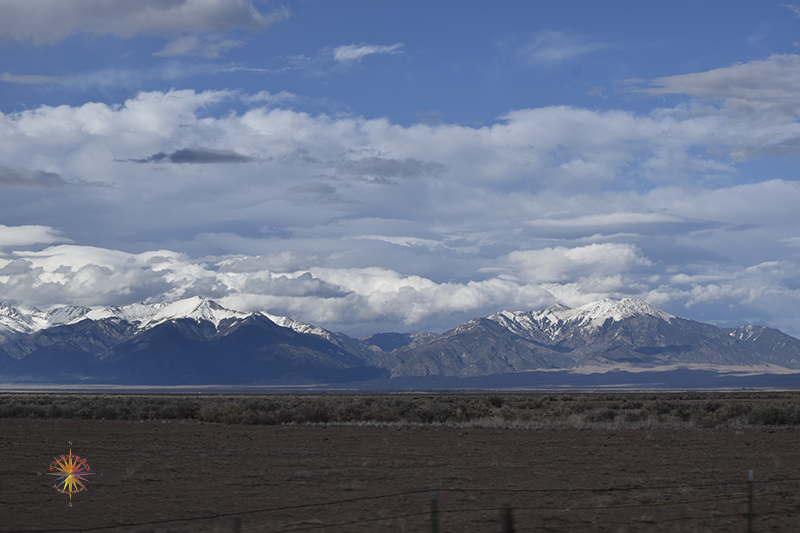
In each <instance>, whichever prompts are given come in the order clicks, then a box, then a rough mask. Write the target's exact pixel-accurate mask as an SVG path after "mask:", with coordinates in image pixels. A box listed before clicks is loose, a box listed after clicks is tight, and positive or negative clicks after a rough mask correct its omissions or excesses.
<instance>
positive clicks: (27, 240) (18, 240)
mask: <svg viewBox="0 0 800 533" xmlns="http://www.w3.org/2000/svg"><path fill="white" fill-rule="evenodd" d="M55 242H69V239H66V238H64V237H63V236H62V235H61V232H59V231H58V230H55V229H53V228H50V227H47V226H3V225H0V246H3V247H7V246H28V245H32V244H50V243H55Z"/></svg>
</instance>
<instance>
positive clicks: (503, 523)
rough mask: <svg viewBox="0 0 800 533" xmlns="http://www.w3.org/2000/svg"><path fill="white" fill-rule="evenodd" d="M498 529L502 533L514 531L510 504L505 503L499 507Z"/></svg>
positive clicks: (512, 532)
mask: <svg viewBox="0 0 800 533" xmlns="http://www.w3.org/2000/svg"><path fill="white" fill-rule="evenodd" d="M500 531H501V532H502V533H514V515H513V514H512V512H511V506H510V505H505V506H504V507H503V508H502V509H500Z"/></svg>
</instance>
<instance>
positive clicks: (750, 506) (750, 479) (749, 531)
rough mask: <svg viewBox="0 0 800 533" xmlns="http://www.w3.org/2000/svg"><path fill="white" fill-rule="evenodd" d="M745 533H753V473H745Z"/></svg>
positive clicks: (749, 471)
mask: <svg viewBox="0 0 800 533" xmlns="http://www.w3.org/2000/svg"><path fill="white" fill-rule="evenodd" d="M747 533H753V471H752V470H748V471H747Z"/></svg>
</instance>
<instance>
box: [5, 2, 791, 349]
mask: <svg viewBox="0 0 800 533" xmlns="http://www.w3.org/2000/svg"><path fill="white" fill-rule="evenodd" d="M798 87H800V2H798V4H790V3H780V2H774V3H772V2H764V1H763V0H759V1H731V0H726V1H715V0H708V1H704V2H688V1H683V0H676V1H674V2H668V3H666V2H659V3H656V2H640V1H612V2H595V1H589V0H585V1H570V0H565V1H562V2H522V1H508V2H500V3H497V2H495V3H490V2H478V1H469V0H465V1H458V2H455V1H440V2H430V1H426V2H421V1H417V0H403V1H394V0H387V1H382V2H374V1H359V0H343V1H338V2H330V1H325V0H288V1H286V2H267V1H257V0H137V1H136V2H118V1H114V0H37V1H36V2H31V1H30V0H0V301H7V302H9V303H11V304H13V305H30V306H36V307H38V308H39V309H42V310H48V309H52V308H54V307H59V306H64V305H84V306H92V307H94V306H106V305H127V304H131V303H135V302H162V301H172V300H176V299H180V298H187V297H191V296H203V297H207V298H212V299H214V300H216V301H217V302H219V303H220V304H222V305H224V306H226V307H230V308H233V309H238V310H242V311H250V310H260V311H265V312H269V313H272V314H277V315H285V316H289V317H292V318H294V319H296V320H301V321H304V322H308V323H311V324H315V325H320V326H323V327H325V328H328V329H331V330H335V331H342V332H345V333H347V334H350V335H356V336H361V335H367V334H370V333H375V332H380V331H411V330H429V331H436V332H441V331H444V330H447V329H449V328H452V327H455V326H457V325H459V324H461V323H463V322H465V321H467V320H469V319H471V318H473V317H476V316H487V315H490V314H493V313H496V312H498V311H501V310H511V311H527V310H538V309H543V308H545V307H547V306H550V305H553V304H555V303H562V304H565V305H569V306H571V307H575V306H580V305H583V304H586V303H589V302H592V301H596V300H599V299H602V298H607V297H611V298H625V297H635V298H641V299H643V300H645V301H647V302H649V303H651V304H653V305H655V306H657V307H659V308H661V309H663V310H665V311H667V312H668V313H671V314H673V315H678V316H682V317H686V318H691V319H694V320H699V321H703V322H708V323H712V324H716V325H719V326H722V327H735V326H738V325H741V324H745V323H752V324H759V325H767V326H770V327H775V328H778V329H781V330H783V331H785V332H787V333H789V334H791V335H794V336H800V182H799V181H798V178H800V176H798V163H800V157H799V156H800V123H799V122H798V121H799V120H800V91H798Z"/></svg>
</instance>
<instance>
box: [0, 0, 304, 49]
mask: <svg viewBox="0 0 800 533" xmlns="http://www.w3.org/2000/svg"><path fill="white" fill-rule="evenodd" d="M288 15H289V12H288V10H287V9H286V8H278V9H276V10H275V11H273V12H272V13H267V14H263V13H261V12H259V11H258V10H257V9H256V7H255V6H254V3H253V1H252V0H136V1H135V2H118V1H115V0H37V1H36V2H31V1H29V0H6V1H4V2H2V3H0V40H7V41H32V42H33V43H34V44H52V43H57V42H59V41H61V40H63V39H65V38H66V37H68V36H69V35H72V34H75V33H95V34H98V35H105V34H111V35H116V36H117V37H122V38H129V37H133V36H134V35H140V34H148V35H157V36H165V37H166V36H171V35H180V34H186V33H191V34H202V33H216V32H225V31H228V30H230V29H233V28H245V29H248V30H263V29H265V28H267V27H268V26H269V25H271V24H273V23H275V22H278V21H280V20H283V19H285V18H286V17H288Z"/></svg>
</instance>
